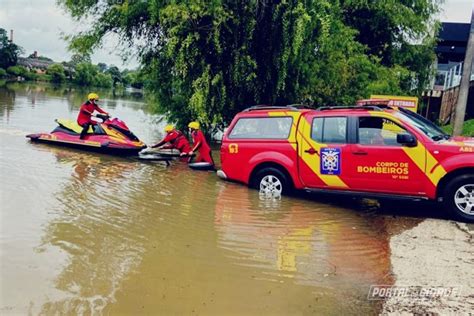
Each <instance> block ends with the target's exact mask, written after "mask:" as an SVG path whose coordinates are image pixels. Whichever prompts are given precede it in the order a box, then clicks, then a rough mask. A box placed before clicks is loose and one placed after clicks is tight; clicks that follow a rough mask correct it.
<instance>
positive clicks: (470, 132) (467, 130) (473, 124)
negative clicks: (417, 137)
mask: <svg viewBox="0 0 474 316" xmlns="http://www.w3.org/2000/svg"><path fill="white" fill-rule="evenodd" d="M442 129H443V131H445V132H446V133H448V134H449V135H451V134H452V133H453V126H452V125H445V126H443V127H442ZM462 135H463V136H469V137H474V119H472V120H468V121H465V122H464V124H463V127H462Z"/></svg>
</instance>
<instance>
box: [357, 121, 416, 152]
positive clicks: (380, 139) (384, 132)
mask: <svg viewBox="0 0 474 316" xmlns="http://www.w3.org/2000/svg"><path fill="white" fill-rule="evenodd" d="M401 133H408V132H407V131H406V130H405V129H404V128H403V127H401V126H400V125H398V124H397V123H395V122H393V121H391V120H389V119H386V118H382V117H374V116H366V117H359V129H358V137H359V144H361V145H387V146H401V145H400V144H398V143H397V134H401Z"/></svg>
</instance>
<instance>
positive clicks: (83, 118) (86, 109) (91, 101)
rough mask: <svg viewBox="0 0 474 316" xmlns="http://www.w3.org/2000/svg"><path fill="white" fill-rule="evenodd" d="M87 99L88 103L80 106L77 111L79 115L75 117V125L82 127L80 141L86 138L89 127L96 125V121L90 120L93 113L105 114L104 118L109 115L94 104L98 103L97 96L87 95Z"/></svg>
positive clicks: (93, 94) (94, 94)
mask: <svg viewBox="0 0 474 316" xmlns="http://www.w3.org/2000/svg"><path fill="white" fill-rule="evenodd" d="M87 99H88V101H86V102H85V103H84V104H83V105H81V108H80V109H79V115H78V116H77V124H79V125H80V126H82V132H81V136H80V139H84V138H85V137H86V134H87V131H88V130H89V127H90V126H91V125H96V124H97V122H96V121H93V120H92V119H91V118H92V115H93V114H94V112H99V113H102V114H105V115H106V116H108V115H109V113H107V112H106V111H104V110H102V109H101V108H100V107H99V106H98V105H97V103H96V102H97V101H99V96H98V95H97V94H96V93H89V95H88V96H87Z"/></svg>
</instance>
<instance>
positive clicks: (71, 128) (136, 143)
mask: <svg viewBox="0 0 474 316" xmlns="http://www.w3.org/2000/svg"><path fill="white" fill-rule="evenodd" d="M97 116H98V117H100V118H102V120H103V122H102V123H98V124H97V125H93V126H91V127H90V128H89V131H88V134H87V135H86V137H85V139H80V138H79V136H80V134H81V131H82V127H81V126H80V125H79V124H77V122H76V121H72V120H66V119H57V120H56V123H58V126H57V127H56V128H55V129H54V130H53V131H52V132H51V133H39V134H30V135H26V137H28V138H30V139H31V141H34V142H44V143H50V144H55V145H60V146H68V147H75V148H80V149H85V150H92V151H97V152H102V153H107V154H113V155H122V156H130V155H136V154H138V152H139V151H140V150H142V149H144V148H146V145H145V144H144V143H143V142H142V141H140V140H139V139H138V138H137V137H136V136H135V135H134V134H133V133H132V132H131V131H130V130H129V128H128V126H127V125H126V124H125V122H123V121H121V120H119V119H118V118H113V119H110V118H109V117H108V116H106V115H102V116H101V115H97Z"/></svg>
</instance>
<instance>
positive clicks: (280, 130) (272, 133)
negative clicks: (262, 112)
mask: <svg viewBox="0 0 474 316" xmlns="http://www.w3.org/2000/svg"><path fill="white" fill-rule="evenodd" d="M292 123H293V118H292V117H289V116H281V117H245V118H241V119H239V120H238V121H237V123H236V124H235V126H234V128H233V129H232V131H231V132H230V134H229V138H230V139H236V138H241V139H252V138H253V139H255V138H257V139H258V138H263V139H287V138H288V136H289V135H290V130H291V124H292Z"/></svg>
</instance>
